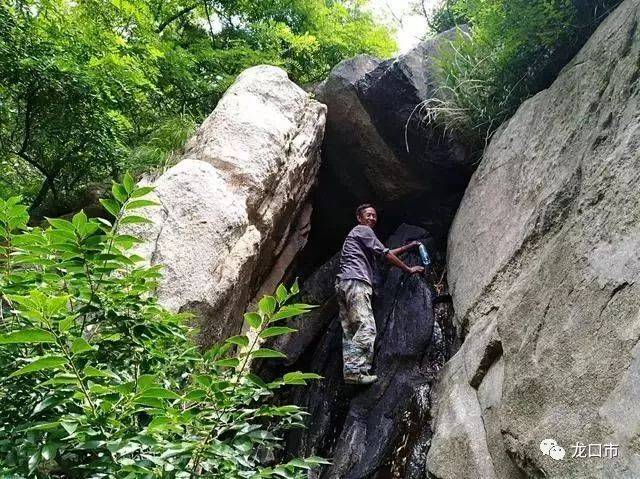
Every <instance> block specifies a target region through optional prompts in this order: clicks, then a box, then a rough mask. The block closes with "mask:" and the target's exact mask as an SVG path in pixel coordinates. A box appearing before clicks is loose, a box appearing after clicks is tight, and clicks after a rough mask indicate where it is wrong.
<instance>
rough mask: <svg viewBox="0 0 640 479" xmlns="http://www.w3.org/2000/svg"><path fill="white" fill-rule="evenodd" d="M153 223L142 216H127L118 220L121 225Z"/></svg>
mask: <svg viewBox="0 0 640 479" xmlns="http://www.w3.org/2000/svg"><path fill="white" fill-rule="evenodd" d="M149 223H153V221H151V220H149V219H147V218H145V217H144V216H136V215H128V216H125V217H124V218H122V219H121V220H120V224H122V225H135V224H149Z"/></svg>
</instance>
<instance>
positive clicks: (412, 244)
mask: <svg viewBox="0 0 640 479" xmlns="http://www.w3.org/2000/svg"><path fill="white" fill-rule="evenodd" d="M421 244H422V243H421V242H420V241H412V242H411V243H409V244H408V245H407V246H408V247H409V248H418V247H419V246H420V245H421Z"/></svg>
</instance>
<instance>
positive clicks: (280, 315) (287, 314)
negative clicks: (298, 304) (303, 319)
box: [269, 306, 309, 323]
mask: <svg viewBox="0 0 640 479" xmlns="http://www.w3.org/2000/svg"><path fill="white" fill-rule="evenodd" d="M308 312H309V311H308V310H306V309H302V308H294V307H292V306H284V307H283V308H282V309H280V310H279V311H277V312H276V314H274V315H273V316H271V319H270V320H269V322H270V323H272V322H274V321H279V320H281V319H287V318H293V317H295V316H300V315H301V314H304V313H308Z"/></svg>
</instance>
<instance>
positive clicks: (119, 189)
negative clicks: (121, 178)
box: [111, 181, 129, 203]
mask: <svg viewBox="0 0 640 479" xmlns="http://www.w3.org/2000/svg"><path fill="white" fill-rule="evenodd" d="M111 193H112V194H113V197H114V198H115V199H116V200H118V201H119V202H120V203H124V202H125V201H127V199H128V198H129V194H128V193H127V190H125V188H124V186H122V185H121V184H120V183H116V182H115V181H114V182H113V185H112V186H111Z"/></svg>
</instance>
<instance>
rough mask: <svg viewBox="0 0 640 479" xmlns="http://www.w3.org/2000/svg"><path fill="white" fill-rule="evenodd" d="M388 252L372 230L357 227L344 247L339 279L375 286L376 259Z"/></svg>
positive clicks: (350, 233) (349, 235)
mask: <svg viewBox="0 0 640 479" xmlns="http://www.w3.org/2000/svg"><path fill="white" fill-rule="evenodd" d="M388 252H389V248H386V247H385V246H384V245H383V244H382V243H381V242H380V240H379V239H378V237H377V236H376V234H375V233H374V232H373V230H372V229H371V228H369V227H368V226H365V225H358V226H356V227H355V228H353V229H352V230H351V231H350V232H349V234H348V235H347V238H346V239H345V240H344V244H343V245H342V253H341V254H340V272H339V273H338V279H358V280H360V281H365V282H366V283H368V284H370V285H371V286H373V284H374V269H375V267H376V259H377V258H379V257H382V256H385V255H386V254H387V253H388Z"/></svg>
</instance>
